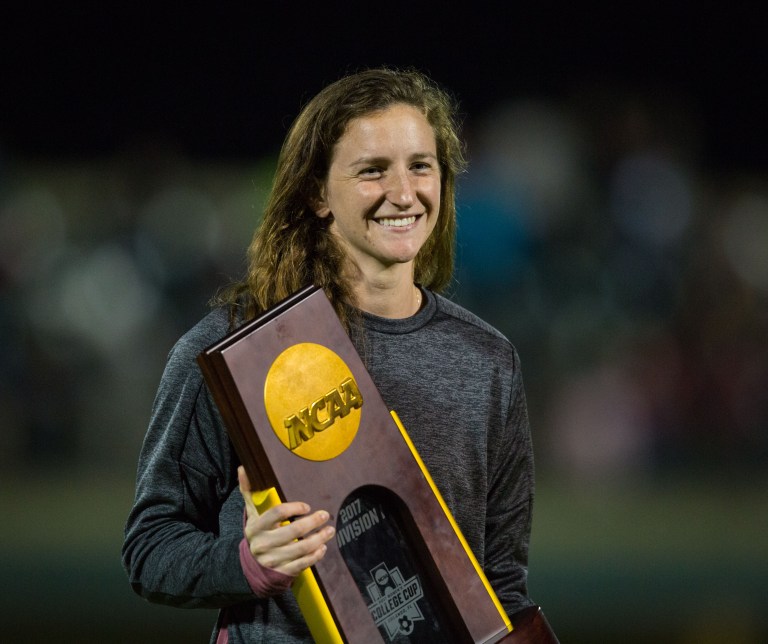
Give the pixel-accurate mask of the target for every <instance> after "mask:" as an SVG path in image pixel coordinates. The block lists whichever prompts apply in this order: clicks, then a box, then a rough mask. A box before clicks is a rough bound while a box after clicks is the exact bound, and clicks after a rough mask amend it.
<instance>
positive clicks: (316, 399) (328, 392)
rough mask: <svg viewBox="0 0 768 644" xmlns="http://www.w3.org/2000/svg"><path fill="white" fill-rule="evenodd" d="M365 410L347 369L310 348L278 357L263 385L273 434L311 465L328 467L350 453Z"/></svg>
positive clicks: (302, 346) (323, 351) (317, 348)
mask: <svg viewBox="0 0 768 644" xmlns="http://www.w3.org/2000/svg"><path fill="white" fill-rule="evenodd" d="M362 406H363V397H362V395H361V394H360V390H359V389H358V388H357V383H356V382H355V379H354V377H353V375H352V371H351V370H350V369H349V367H348V366H347V365H346V363H345V362H344V361H343V360H342V359H341V358H340V357H339V356H338V355H336V353H334V352H333V351H331V350H330V349H329V348H328V347H324V346H323V345H320V344H314V343H312V342H302V343H300V344H294V345H293V346H292V347H288V348H287V349H286V350H285V351H283V352H282V353H281V354H280V355H279V356H277V358H276V359H275V361H274V362H273V363H272V366H271V367H270V368H269V372H268V373H267V378H266V380H265V382H264V407H265V409H266V411H267V417H268V418H269V422H270V424H271V425H272V430H273V431H274V432H275V434H276V435H277V437H278V438H279V439H280V442H282V443H283V445H285V446H286V447H287V448H288V449H289V450H291V451H292V452H293V453H294V454H296V455H297V456H300V457H302V458H306V459H308V460H310V461H327V460H329V459H332V458H335V457H336V456H338V455H339V454H341V453H342V452H343V451H344V450H345V449H347V447H349V445H350V444H351V443H352V441H353V440H354V438H355V435H356V434H357V430H358V428H359V427H360V414H361V411H360V409H361V407H362Z"/></svg>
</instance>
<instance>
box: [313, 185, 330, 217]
mask: <svg viewBox="0 0 768 644" xmlns="http://www.w3.org/2000/svg"><path fill="white" fill-rule="evenodd" d="M317 192H318V194H317V195H316V196H315V197H312V198H311V199H310V200H309V207H310V208H312V210H313V211H314V213H315V214H316V215H317V216H318V217H320V218H321V219H325V218H326V217H327V216H328V215H330V214H331V208H330V206H329V205H328V201H327V200H326V198H325V186H321V187H320V188H319V189H318V191H317Z"/></svg>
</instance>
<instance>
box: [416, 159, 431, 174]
mask: <svg viewBox="0 0 768 644" xmlns="http://www.w3.org/2000/svg"><path fill="white" fill-rule="evenodd" d="M431 168H432V166H431V165H430V164H429V163H426V162H425V161H419V162H418V163H414V164H413V165H412V166H411V169H412V170H414V171H415V172H425V171H427V170H430V169H431Z"/></svg>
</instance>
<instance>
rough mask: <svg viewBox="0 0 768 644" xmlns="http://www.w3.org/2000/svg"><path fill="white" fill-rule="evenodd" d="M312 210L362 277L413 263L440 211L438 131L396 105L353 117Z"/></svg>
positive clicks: (413, 112)
mask: <svg viewBox="0 0 768 644" xmlns="http://www.w3.org/2000/svg"><path fill="white" fill-rule="evenodd" d="M314 210H315V212H316V213H317V215H318V216H319V217H328V216H333V221H332V223H331V226H330V230H331V232H332V233H333V234H334V235H335V236H336V239H337V240H339V241H340V242H341V245H342V247H343V248H344V250H345V252H346V253H347V255H348V256H349V257H350V258H351V259H352V260H353V261H354V262H355V264H356V265H357V266H358V267H359V268H360V270H362V272H363V274H364V275H368V276H371V277H372V276H375V275H376V274H379V273H380V272H381V271H382V270H386V269H389V268H391V267H393V266H396V265H405V266H407V267H408V268H409V269H410V270H411V271H412V270H413V260H414V258H415V257H416V254H417V253H418V252H419V249H421V247H422V246H423V245H424V242H425V241H426V240H427V239H428V238H429V236H430V234H431V233H432V231H433V230H434V228H435V224H436V222H437V216H438V213H439V211H440V166H439V164H438V159H437V146H436V143H435V135H434V132H433V130H432V127H431V126H430V124H429V123H428V121H427V119H426V118H425V117H424V115H423V114H422V113H421V112H420V111H419V110H418V109H416V108H415V107H413V106H411V105H405V104H396V105H393V106H392V107H389V108H387V109H386V110H384V111H382V112H374V113H372V114H369V115H367V116H363V117H360V118H357V119H353V120H352V121H350V122H349V124H348V126H347V129H346V130H345V132H344V134H343V135H342V137H341V138H340V139H339V141H338V142H337V143H336V146H335V147H334V151H333V156H332V159H331V166H330V168H329V170H328V178H327V180H326V182H325V185H324V186H323V189H322V194H321V196H320V199H319V200H318V201H317V203H315V204H314Z"/></svg>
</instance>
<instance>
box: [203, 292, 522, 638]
mask: <svg viewBox="0 0 768 644" xmlns="http://www.w3.org/2000/svg"><path fill="white" fill-rule="evenodd" d="M198 363H199V365H200V367H201V370H202V372H203V375H204V377H205V380H206V382H207V384H208V387H209V388H210V390H211V392H212V394H213V397H214V400H215V402H216V404H217V406H218V408H219V410H220V412H221V415H222V418H223V419H224V422H225V424H226V427H227V431H228V433H229V435H230V438H231V441H232V444H233V445H234V447H235V450H236V451H237V453H238V456H239V458H240V461H241V462H242V464H243V466H244V467H245V470H246V472H247V474H248V478H249V479H250V481H251V486H252V487H253V489H256V490H258V491H257V492H254V493H253V498H254V502H255V504H256V507H257V509H258V510H259V511H260V512H263V511H265V510H266V509H267V508H269V507H271V506H272V505H274V504H277V503H280V502H284V501H304V502H307V503H309V504H310V506H311V507H313V508H323V509H325V510H327V511H328V512H329V514H330V521H331V522H332V523H333V524H334V525H335V528H336V535H335V539H332V540H331V541H329V542H328V544H327V546H328V549H327V551H326V553H325V556H324V557H323V558H322V559H321V560H320V561H319V562H317V563H316V564H315V565H314V566H313V567H312V568H310V569H307V570H305V571H304V573H302V574H301V575H300V576H299V577H298V578H297V579H296V581H295V582H294V584H293V588H292V590H293V592H294V594H295V595H296V598H297V600H298V603H299V607H300V608H301V610H302V613H303V615H304V617H305V619H306V621H307V624H308V625H309V628H310V632H311V633H312V636H313V637H314V639H315V641H316V642H348V643H350V644H358V643H365V644H368V643H369V642H440V643H441V644H445V643H448V642H457V643H458V642H487V643H489V644H490V643H491V642H498V641H500V640H502V639H503V638H505V637H507V636H508V635H509V634H510V633H511V632H513V631H514V630H515V629H513V627H512V624H511V623H510V620H509V618H508V617H507V615H506V613H505V612H504V609H503V608H502V606H501V604H500V603H499V601H498V599H497V597H496V595H495V593H494V591H493V589H492V588H491V586H490V585H489V583H488V581H487V579H486V578H485V575H484V573H483V571H482V569H481V568H480V566H479V564H478V562H477V560H476V559H475V557H474V555H473V554H472V552H471V550H470V548H469V546H468V545H467V543H466V541H465V540H464V537H463V536H462V534H461V531H460V530H459V527H458V526H457V524H456V522H455V521H454V519H453V517H452V515H451V513H450V511H449V509H448V507H447V506H446V504H445V502H444V501H443V499H442V497H441V496H440V492H439V491H438V489H437V487H436V486H435V484H434V481H433V480H432V478H431V477H430V475H429V472H428V471H427V469H426V467H425V466H424V463H423V462H422V460H421V458H420V457H419V455H418V453H417V452H416V449H415V448H414V446H413V444H412V442H411V441H410V439H409V437H408V434H407V432H406V430H405V428H404V427H403V426H402V424H401V423H400V421H399V419H398V417H397V415H396V413H395V412H394V411H392V412H390V410H388V409H387V408H386V406H385V404H384V401H383V400H382V398H381V396H380V394H379V392H378V390H377V389H376V386H375V385H374V383H373V381H372V380H371V378H370V375H369V374H368V372H367V370H366V369H365V367H364V365H363V362H362V360H361V358H360V356H359V355H358V353H357V351H356V349H355V347H354V345H353V344H352V342H351V340H350V339H349V337H348V335H347V333H346V331H345V330H344V328H343V326H342V325H341V323H340V321H339V319H338V317H337V316H336V313H335V311H334V310H333V307H332V306H331V304H330V302H329V301H328V299H327V297H326V296H325V294H324V292H323V291H322V290H321V289H319V288H317V287H307V288H305V289H303V290H301V291H299V292H298V293H296V294H294V295H293V296H291V297H289V298H287V299H286V300H284V301H282V302H280V303H279V304H277V305H276V306H275V307H273V308H272V309H270V310H268V311H266V312H265V313H263V314H262V315H260V316H259V317H257V318H255V319H254V320H252V321H250V322H247V323H246V324H244V325H243V326H242V327H240V328H239V329H237V330H235V331H233V332H232V333H230V334H229V335H227V336H226V337H224V338H223V339H222V340H220V341H219V342H217V343H215V344H214V345H212V346H211V347H209V348H208V349H206V350H205V351H203V352H202V353H201V354H200V356H199V357H198Z"/></svg>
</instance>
